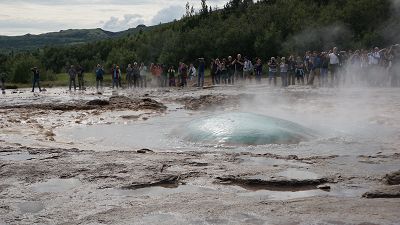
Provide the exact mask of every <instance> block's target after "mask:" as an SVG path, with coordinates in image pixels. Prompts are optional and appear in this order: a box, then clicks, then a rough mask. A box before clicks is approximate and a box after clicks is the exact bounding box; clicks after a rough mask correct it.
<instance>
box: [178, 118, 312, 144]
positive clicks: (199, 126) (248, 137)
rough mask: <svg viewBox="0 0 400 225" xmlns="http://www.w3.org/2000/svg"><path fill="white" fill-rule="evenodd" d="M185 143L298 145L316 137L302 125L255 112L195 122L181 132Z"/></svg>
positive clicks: (182, 128) (180, 130) (184, 127)
mask: <svg viewBox="0 0 400 225" xmlns="http://www.w3.org/2000/svg"><path fill="white" fill-rule="evenodd" d="M178 132H179V133H178V134H179V135H180V136H182V137H183V139H184V140H186V141H189V142H195V143H205V144H234V145H264V144H297V143H299V142H301V141H307V140H309V139H310V138H312V137H313V136H314V132H313V131H312V130H311V129H308V128H305V127H303V126H301V125H299V124H296V123H293V122H290V121H287V120H283V119H278V118H274V117H269V116H264V115H259V114H254V113H238V112H236V113H223V114H218V115H213V116H208V117H204V118H200V119H197V120H193V121H191V122H189V123H187V124H186V125H184V126H183V127H181V128H179V129H178Z"/></svg>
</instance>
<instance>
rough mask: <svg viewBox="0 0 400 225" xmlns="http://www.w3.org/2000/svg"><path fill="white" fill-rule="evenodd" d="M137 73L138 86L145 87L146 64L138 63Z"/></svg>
mask: <svg viewBox="0 0 400 225" xmlns="http://www.w3.org/2000/svg"><path fill="white" fill-rule="evenodd" d="M139 75H140V87H141V88H147V66H146V65H144V63H141V64H140V67H139Z"/></svg>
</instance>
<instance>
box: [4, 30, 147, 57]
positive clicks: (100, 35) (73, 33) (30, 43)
mask: <svg viewBox="0 0 400 225" xmlns="http://www.w3.org/2000/svg"><path fill="white" fill-rule="evenodd" d="M145 29H147V28H146V27H145V26H139V27H137V28H131V29H129V30H126V31H122V32H110V31H105V30H102V29H100V28H97V29H70V30H61V31H59V32H52V33H46V34H39V35H32V34H26V35H23V36H0V51H2V52H10V51H21V50H25V51H26V50H36V49H38V48H43V47H45V46H65V45H77V44H84V43H89V42H94V41H99V40H104V39H109V38H116V37H122V36H124V35H126V34H135V33H137V32H139V31H140V30H145Z"/></svg>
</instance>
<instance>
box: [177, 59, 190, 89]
mask: <svg viewBox="0 0 400 225" xmlns="http://www.w3.org/2000/svg"><path fill="white" fill-rule="evenodd" d="M179 70H180V74H181V75H180V76H181V77H180V79H181V80H180V84H179V86H181V87H186V86H187V77H188V67H187V65H186V64H185V63H181V68H180V69H179Z"/></svg>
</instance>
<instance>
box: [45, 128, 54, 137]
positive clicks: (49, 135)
mask: <svg viewBox="0 0 400 225" xmlns="http://www.w3.org/2000/svg"><path fill="white" fill-rule="evenodd" d="M44 135H46V137H54V136H56V135H55V134H54V133H53V131H51V130H47V131H46V132H44Z"/></svg>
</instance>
